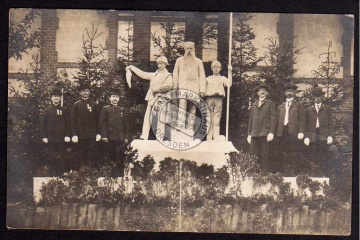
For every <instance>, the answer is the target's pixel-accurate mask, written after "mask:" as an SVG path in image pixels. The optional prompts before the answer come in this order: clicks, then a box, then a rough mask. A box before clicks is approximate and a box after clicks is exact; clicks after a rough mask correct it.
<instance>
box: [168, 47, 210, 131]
mask: <svg viewBox="0 0 360 240" xmlns="http://www.w3.org/2000/svg"><path fill="white" fill-rule="evenodd" d="M184 50H185V54H184V56H182V57H179V58H178V59H177V60H176V63H175V67H174V71H173V77H174V86H173V89H180V90H189V91H192V92H195V93H196V94H199V95H200V97H204V96H205V88H206V76H205V70H204V65H203V62H202V60H201V59H199V58H197V57H196V56H195V43H194V42H190V41H188V42H184ZM179 108H181V109H184V110H186V111H188V112H190V113H191V114H192V115H189V116H188V119H187V121H184V122H185V123H186V122H187V123H188V124H186V126H185V127H186V129H190V130H193V126H194V118H193V117H191V116H193V115H195V114H196V106H195V104H194V103H193V102H191V101H188V100H187V99H185V98H181V99H179ZM179 114H180V112H179ZM181 118H182V117H181V116H179V119H181Z"/></svg>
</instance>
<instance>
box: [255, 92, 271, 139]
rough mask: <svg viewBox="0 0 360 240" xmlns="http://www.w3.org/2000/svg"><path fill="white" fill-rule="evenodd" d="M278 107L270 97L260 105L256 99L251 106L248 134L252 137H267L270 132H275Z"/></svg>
mask: <svg viewBox="0 0 360 240" xmlns="http://www.w3.org/2000/svg"><path fill="white" fill-rule="evenodd" d="M275 128H276V108H275V103H274V102H273V101H271V100H269V99H265V102H264V103H263V104H262V105H261V106H260V107H259V101H258V100H256V101H255V102H254V103H253V104H252V107H251V112H250V119H249V126H248V135H251V136H252V137H265V136H267V135H268V134H269V133H273V134H275Z"/></svg>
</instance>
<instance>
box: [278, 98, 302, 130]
mask: <svg viewBox="0 0 360 240" xmlns="http://www.w3.org/2000/svg"><path fill="white" fill-rule="evenodd" d="M285 104H286V102H284V103H282V104H281V105H279V106H278V108H277V120H278V125H277V130H276V136H277V137H281V136H282V134H283V131H284V121H285V112H286V108H285V106H286V105H285ZM287 126H288V131H289V134H291V135H293V134H298V133H304V131H305V108H304V105H303V104H302V102H299V101H296V100H295V99H294V100H293V101H292V103H291V105H290V108H289V122H288V124H287Z"/></svg>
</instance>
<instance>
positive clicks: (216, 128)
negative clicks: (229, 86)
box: [213, 97, 223, 140]
mask: <svg viewBox="0 0 360 240" xmlns="http://www.w3.org/2000/svg"><path fill="white" fill-rule="evenodd" d="M222 106H223V99H222V98H221V97H217V98H215V106H214V117H213V138H214V140H216V139H217V138H218V137H219V135H220V120H221V114H222Z"/></svg>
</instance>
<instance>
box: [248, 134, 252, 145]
mask: <svg viewBox="0 0 360 240" xmlns="http://www.w3.org/2000/svg"><path fill="white" fill-rule="evenodd" d="M247 142H248V143H249V144H250V143H251V135H249V136H247Z"/></svg>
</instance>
